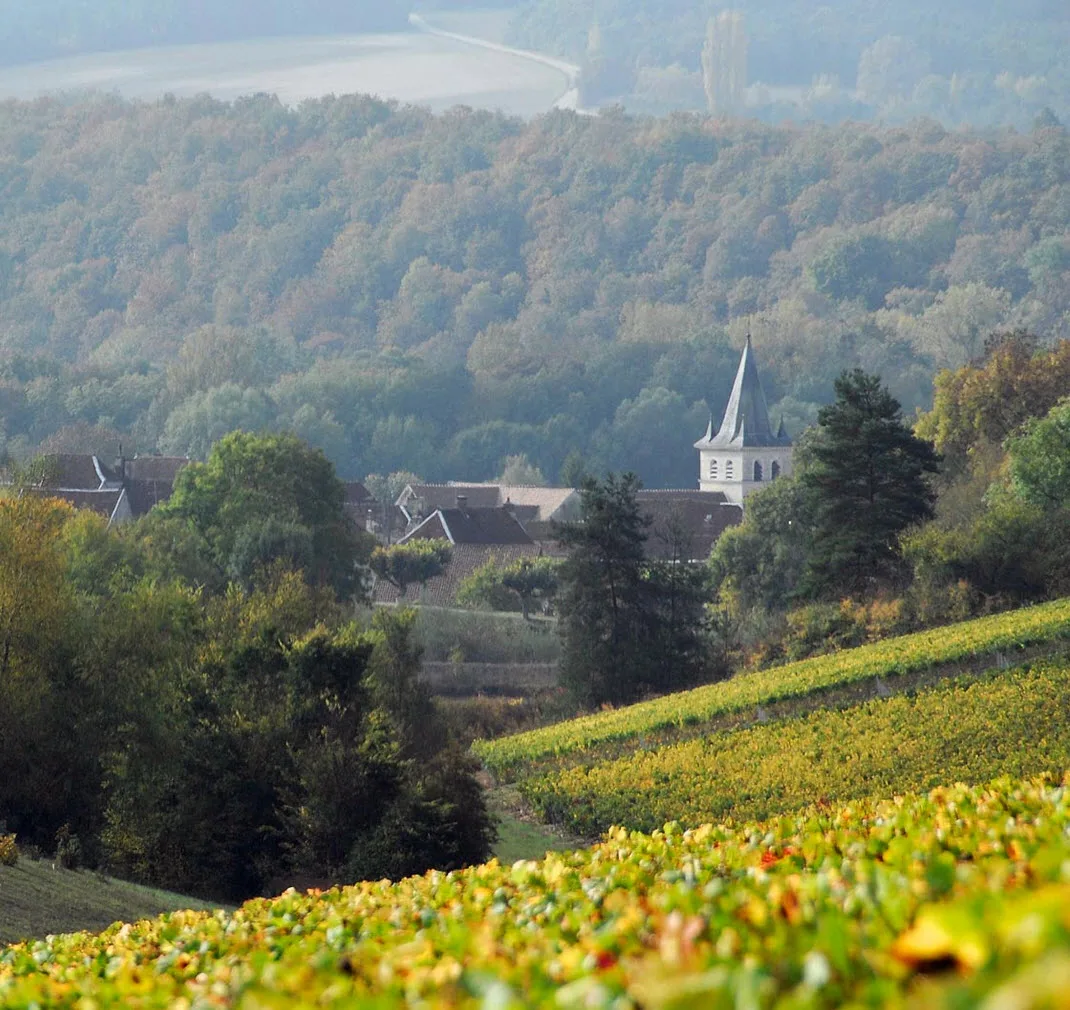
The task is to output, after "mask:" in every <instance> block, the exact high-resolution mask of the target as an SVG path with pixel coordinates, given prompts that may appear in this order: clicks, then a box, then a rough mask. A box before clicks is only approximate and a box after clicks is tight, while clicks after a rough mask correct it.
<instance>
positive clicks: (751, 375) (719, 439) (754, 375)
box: [695, 334, 792, 502]
mask: <svg viewBox="0 0 1070 1010" xmlns="http://www.w3.org/2000/svg"><path fill="white" fill-rule="evenodd" d="M695 448H696V449H698V450H699V467H700V472H699V486H700V487H701V488H702V490H704V491H721V492H723V493H724V494H725V496H726V497H727V498H728V499H729V500H730V501H734V502H742V501H743V499H744V498H745V497H746V496H747V495H748V494H750V493H751V492H752V491H756V490H758V488H759V486H760V485H761V484H762V483H764V482H766V481H769V480H774V479H776V478H777V477H779V476H788V475H789V474H790V473H791V454H792V447H791V438H790V436H789V435H788V432H787V429H786V428H785V426H784V420H783V418H781V420H780V425H779V427H778V428H777V430H776V432H775V433H774V431H773V428H772V426H771V425H770V423H769V405H768V404H767V402H766V399H765V392H764V391H763V390H762V382H761V379H759V377H758V365H757V361H756V360H755V354H754V348H753V347H752V346H751V339H750V334H748V335H747V342H746V343H745V344H744V346H743V353H742V355H741V356H740V359H739V368H738V369H737V370H736V378H735V381H734V382H733V383H732V392H731V394H730V395H729V397H728V405H727V406H726V407H725V412H724V417H723V419H722V420H721V426H720V428H719V429H718V430H717V433H716V434H714V430H713V418H712V417H711V418H710V424H709V427H708V428H707V429H706V434H705V436H704V437H703V438H700V439H699V440H698V441H697V442H696V443H695Z"/></svg>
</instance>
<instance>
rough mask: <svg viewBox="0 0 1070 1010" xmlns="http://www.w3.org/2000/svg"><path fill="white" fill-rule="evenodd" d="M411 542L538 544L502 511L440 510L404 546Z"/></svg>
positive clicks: (514, 517) (415, 531)
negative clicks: (445, 541)
mask: <svg viewBox="0 0 1070 1010" xmlns="http://www.w3.org/2000/svg"><path fill="white" fill-rule="evenodd" d="M409 540H448V541H449V542H450V543H451V544H484V545H504V544H525V545H528V546H531V545H533V544H534V541H533V540H532V539H531V537H530V536H528V534H527V531H526V530H525V529H524V527H523V526H522V525H521V524H520V522H519V521H518V520H517V518H516V516H514V515H513V514H512V513H511V512H510V511H509V510H508V509H502V508H463V509H460V508H445V509H436V511H435V512H434V513H433V514H432V515H430V516H428V517H427V518H426V519H425V520H424V521H423V522H422V523H420V525H419V526H417V527H416V528H415V529H414V530H410V531H409V532H408V533H406V534H405V536H404V537H402V539H401V541H400V542H401V543H405V542H407V541H409Z"/></svg>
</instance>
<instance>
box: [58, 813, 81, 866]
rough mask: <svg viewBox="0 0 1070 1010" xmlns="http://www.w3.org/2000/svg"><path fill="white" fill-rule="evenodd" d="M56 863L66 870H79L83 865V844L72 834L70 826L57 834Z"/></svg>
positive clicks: (64, 827) (66, 825) (65, 826)
mask: <svg viewBox="0 0 1070 1010" xmlns="http://www.w3.org/2000/svg"><path fill="white" fill-rule="evenodd" d="M56 862H57V863H59V865H60V866H62V867H63V869H65V870H77V869H78V868H79V867H80V866H81V865H82V843H81V840H80V839H79V838H78V836H77V835H73V834H71V827H70V825H69V824H64V825H63V827H62V828H60V829H59V831H57V832H56Z"/></svg>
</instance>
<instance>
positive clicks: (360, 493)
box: [346, 480, 372, 508]
mask: <svg viewBox="0 0 1070 1010" xmlns="http://www.w3.org/2000/svg"><path fill="white" fill-rule="evenodd" d="M371 501H372V495H371V492H370V491H369V490H368V489H367V488H366V487H365V486H364V485H363V484H361V482H360V481H359V480H347V481H346V506H347V507H348V508H355V507H357V506H361V505H364V504H365V503H366V502H368V503H370V502H371Z"/></svg>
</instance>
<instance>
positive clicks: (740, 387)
mask: <svg viewBox="0 0 1070 1010" xmlns="http://www.w3.org/2000/svg"><path fill="white" fill-rule="evenodd" d="M713 442H714V444H716V445H719V446H724V447H728V446H736V447H742V446H744V445H746V446H762V445H778V444H780V443H779V442H778V441H777V437H776V436H775V435H774V434H773V431H772V428H771V427H770V425H769V407H768V405H767V404H766V402H765V393H764V392H763V391H762V383H761V380H760V379H759V378H758V366H757V363H756V361H755V354H754V348H753V347H752V345H751V337H750V334H749V333H748V334H747V340H746V342H745V343H744V345H743V353H742V355H741V356H740V359H739V369H738V370H737V372H736V380H735V382H734V383H733V385H732V394H731V396H729V398H728V406H727V407H726V408H725V412H724V420H723V421H722V422H721V428H720V430H719V431H718V432H717V435H716V436H715V437H714V439H713Z"/></svg>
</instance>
